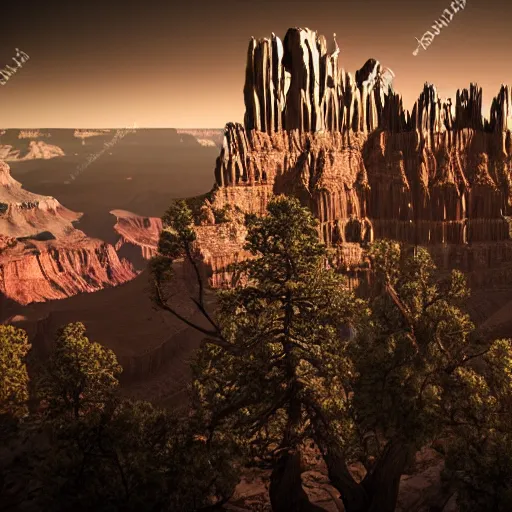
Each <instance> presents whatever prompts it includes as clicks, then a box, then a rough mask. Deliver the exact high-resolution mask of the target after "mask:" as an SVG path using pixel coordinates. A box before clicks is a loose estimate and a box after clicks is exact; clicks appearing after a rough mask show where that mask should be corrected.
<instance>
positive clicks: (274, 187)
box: [198, 28, 512, 273]
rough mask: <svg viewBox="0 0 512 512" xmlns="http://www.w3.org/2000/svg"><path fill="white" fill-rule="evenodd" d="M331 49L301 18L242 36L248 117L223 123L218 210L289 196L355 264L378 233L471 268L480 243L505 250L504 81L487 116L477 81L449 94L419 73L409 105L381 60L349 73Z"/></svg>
mask: <svg viewBox="0 0 512 512" xmlns="http://www.w3.org/2000/svg"><path fill="white" fill-rule="evenodd" d="M338 54H339V48H338V45H337V43H336V40H334V42H333V43H332V44H331V45H330V46H329V45H328V44H327V42H326V40H325V38H324V37H323V36H318V34H317V33H316V32H313V31H311V30H309V29H300V28H294V29H290V30H288V32H287V34H286V36H285V38H284V40H283V41H281V40H280V39H279V38H278V37H277V36H275V35H274V34H273V35H272V37H271V38H268V39H261V40H255V39H252V40H251V41H250V43H249V51H248V59H247V69H246V81H245V87H244V98H245V105H246V114H245V126H242V125H241V124H233V123H229V124H227V125H226V128H225V132H224V143H223V147H222V149H221V152H220V156H219V158H218V159H217V164H216V169H215V180H216V184H217V188H216V190H215V191H214V192H213V194H212V198H211V202H212V208H214V209H218V208H223V207H224V206H226V205H228V204H229V205H236V206H238V207H239V208H241V209H242V210H243V211H245V212H252V213H257V214H264V212H265V209H266V205H267V202H268V200H269V199H270V198H271V197H272V196H273V195H275V194H289V195H294V196H296V197H298V198H300V200H301V201H302V203H303V204H305V205H307V206H309V207H310V208H311V209H312V211H313V212H314V213H315V215H316V216H317V217H318V219H319V221H320V235H321V237H322V239H323V240H324V241H325V242H326V243H328V244H329V245H332V246H334V247H337V248H338V255H339V257H338V260H339V264H340V265H341V266H342V267H343V268H345V269H349V270H350V271H354V272H356V273H357V271H358V269H359V268H360V267H361V265H362V258H363V257H364V254H363V252H362V250H361V248H364V246H365V244H366V243H367V242H370V241H372V240H373V239H375V238H381V237H387V238H393V239H397V240H400V241H404V242H409V243H411V244H421V245H427V246H429V247H430V249H431V250H432V253H433V255H434V257H435V258H436V259H437V260H438V263H441V264H442V265H443V266H446V265H448V266H453V265H459V266H461V267H462V268H464V269H465V270H468V271H472V270H473V269H474V268H475V264H476V263H475V261H476V260H479V264H480V263H481V259H482V255H485V256H484V257H483V259H484V260H485V262H486V263H485V267H487V268H488V267H489V266H492V265H494V264H495V263H496V262H500V263H499V265H501V264H504V263H505V264H506V263H507V262H510V261H512V260H511V258H510V249H509V243H510V235H509V219H508V217H509V215H510V210H511V204H512V196H511V176H512V137H511V131H510V130H511V127H512V107H511V104H512V96H511V91H510V88H509V87H506V86H503V87H502V88H501V90H500V91H499V94H498V95H497V96H496V98H495V99H494V100H493V102H492V106H491V110H490V113H489V118H488V119H484V118H483V116H482V110H481V109H482V90H481V89H480V88H479V87H478V86H477V85H475V84H471V85H470V87H469V89H462V90H459V91H457V94H456V97H455V102H454V103H452V101H451V99H447V100H443V99H441V98H440V97H439V96H438V94H437V91H436V88H435V87H434V86H433V85H430V84H425V86H424V89H423V91H422V92H421V94H420V96H419V98H418V101H417V102H416V103H415V105H414V108H413V109H412V112H410V113H409V112H408V111H405V110H404V109H403V106H402V100H401V97H400V96H399V95H398V94H396V93H395V92H394V91H393V90H392V87H391V86H389V85H388V84H386V83H385V81H384V80H383V79H382V75H383V72H384V70H383V68H382V66H381V64H380V63H379V62H378V61H377V60H375V59H369V60H368V61H367V62H366V63H365V64H364V66H363V67H362V68H361V69H360V70H358V71H357V72H356V73H355V78H354V77H353V76H352V75H351V74H350V73H345V71H344V70H342V69H339V68H338ZM198 229H199V230H201V229H204V228H198ZM210 259H211V258H210ZM212 261H213V260H212ZM497 264H498V263H497Z"/></svg>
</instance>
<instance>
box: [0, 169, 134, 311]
mask: <svg viewBox="0 0 512 512" xmlns="http://www.w3.org/2000/svg"><path fill="white" fill-rule="evenodd" d="M80 217H81V214H79V213H75V212H72V211H70V210H68V209H67V208H64V207H63V206H62V205H61V204H60V203H59V202H58V201H57V200H56V199H55V198H53V197H45V196H40V195H37V194H32V193H31V192H28V191H26V190H24V189H23V188H22V187H21V184H20V183H19V182H17V181H15V180H14V179H13V178H12V177H11V175H10V169H9V166H8V165H7V164H5V163H3V162H0V293H1V294H3V295H5V296H6V297H7V298H10V299H13V300H15V301H16V302H19V303H21V304H29V303H31V302H44V301H46V300H51V299H62V298H66V297H70V296H72V295H75V294H77V293H80V292H92V291H96V290H100V289H102V288H104V287H106V286H116V285H118V284H122V283H124V282H126V281H129V280H130V279H133V278H134V277H135V275H136V273H135V271H134V270H133V268H132V266H131V265H130V264H129V263H128V262H127V261H124V260H120V259H119V257H118V255H117V253H116V251H115V249H114V247H113V246H111V245H109V244H107V243H105V242H103V241H101V240H97V239H91V238H89V237H87V236H86V235H85V234H84V233H83V232H82V231H79V230H78V229H75V228H74V226H73V224H72V222H74V221H76V220H78V219H79V218H80Z"/></svg>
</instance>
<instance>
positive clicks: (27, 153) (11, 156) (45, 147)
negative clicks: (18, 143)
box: [0, 140, 65, 162]
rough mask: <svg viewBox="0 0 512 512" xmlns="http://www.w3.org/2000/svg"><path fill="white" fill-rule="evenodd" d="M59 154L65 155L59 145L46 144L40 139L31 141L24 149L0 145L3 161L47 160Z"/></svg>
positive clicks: (0, 157)
mask: <svg viewBox="0 0 512 512" xmlns="http://www.w3.org/2000/svg"><path fill="white" fill-rule="evenodd" d="M59 156H65V153H64V151H63V150H62V149H61V148H60V147H58V146H54V145H52V144H47V143H46V142H44V141H42V140H39V141H34V140H33V141H31V142H30V143H29V145H28V148H27V149H26V150H20V149H14V148H13V146H11V145H0V160H3V161H5V162H20V161H25V160H35V159H42V160H49V159H50V158H56V157H59Z"/></svg>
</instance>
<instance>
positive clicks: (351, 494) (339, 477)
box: [324, 439, 411, 512]
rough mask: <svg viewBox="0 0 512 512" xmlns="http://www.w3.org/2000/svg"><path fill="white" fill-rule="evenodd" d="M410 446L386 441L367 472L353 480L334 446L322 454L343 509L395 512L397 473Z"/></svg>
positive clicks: (408, 452) (400, 471)
mask: <svg viewBox="0 0 512 512" xmlns="http://www.w3.org/2000/svg"><path fill="white" fill-rule="evenodd" d="M410 453H411V448H410V447H409V446H408V445H407V444H406V443H404V442H403V441H401V440H399V439H396V440H393V441H390V442H389V443H388V444H387V446H386V448H385V449H384V452H383V454H382V455H381V457H379V460H378V461H377V463H376V464H375V466H374V468H373V469H372V471H371V472H370V473H368V474H367V475H366V477H365V478H364V480H363V481H362V482H361V483H357V482H356V481H355V480H354V478H353V477H352V475H351V474H350V471H349V470H348V468H347V465H346V462H345V460H344V458H343V457H342V456H341V455H340V453H339V452H337V451H336V450H332V449H331V450H327V452H326V453H325V455H324V459H325V462H326V464H327V468H328V471H329V478H330V480H331V483H332V485H333V486H334V487H335V488H336V489H337V490H338V491H339V493H340V495H341V500H342V501H343V505H344V506H345V510H346V512H395V510H396V506H397V501H398V491H399V488H400V477H401V476H402V474H403V473H404V471H405V468H406V465H407V462H408V459H409V455H410Z"/></svg>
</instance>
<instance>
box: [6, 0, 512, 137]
mask: <svg viewBox="0 0 512 512" xmlns="http://www.w3.org/2000/svg"><path fill="white" fill-rule="evenodd" d="M9 2H10V0H2V30H1V33H0V67H1V68H3V67H4V66H5V65H6V64H10V63H11V58H12V57H13V56H14V55H15V52H14V49H15V48H16V47H18V48H20V49H21V50H23V51H24V52H25V53H27V54H28V55H29V56H30V60H29V61H28V62H27V63H25V64H24V65H23V68H22V69H19V70H18V72H17V73H16V74H15V75H14V76H12V77H11V78H10V80H8V82H7V84H6V85H4V86H1V85H0V127H3V128H7V127H27V128H28V127H34V128H35V127H99V128H101V127H121V126H130V125H132V124H133V123H134V122H136V123H137V124H138V126H140V127H184V128H185V127H189V128H190V127H219V128H220V127H223V126H224V124H225V123H226V122H228V121H242V119H243V113H244V105H243V95H242V89H243V84H244V74H245V58H246V53H247V45H248V41H249V38H250V37H251V36H255V37H257V38H259V37H268V36H270V35H271V33H272V32H275V33H276V34H277V35H278V36H280V37H281V38H284V35H285V33H286V30H287V28H289V27H293V26H302V27H309V28H311V29H314V30H317V31H318V32H319V33H321V34H324V35H325V36H326V37H328V38H331V37H332V34H333V33H334V32H335V33H336V34H337V40H338V44H339V46H340V48H341V55H340V64H341V66H342V67H344V68H345V69H346V70H347V71H350V72H352V73H353V72H354V71H355V70H356V69H358V68H360V67H361V66H362V65H363V64H364V62H365V61H366V60H367V59H368V58H370V57H373V58H376V59H377V60H379V61H380V62H381V63H382V64H383V65H385V66H388V67H390V68H391V69H392V70H393V71H394V73H395V75H396V79H395V82H394V86H395V90H397V91H398V92H400V93H401V94H402V95H403V97H404V103H405V106H406V107H407V108H410V107H411V106H412V104H413V102H414V101H415V99H416V98H417V96H418V94H419V93H420V91H421V89H422V86H423V83H424V82H425V81H429V82H432V83H434V84H436V86H437V88H438V91H439V92H440V94H441V95H442V96H452V97H453V95H454V93H455V90H456V89H457V88H459V87H467V86H468V84H469V82H471V81H476V82H478V84H479V85H480V86H482V87H483V89H484V104H485V106H487V105H488V104H489V102H490V100H491V98H492V97H493V96H494V95H495V94H496V93H497V91H498V89H499V86H500V84H501V83H507V84H512V76H511V75H512V66H511V64H510V56H511V53H512V29H511V28H510V20H511V19H512V16H511V15H512V1H511V0H507V1H504V0H467V4H466V8H465V9H464V10H461V11H460V12H459V13H457V14H456V15H455V16H454V19H453V20H452V22H451V23H450V24H449V25H448V27H445V28H443V30H442V31H441V34H440V35H438V36H437V37H436V38H435V40H434V42H433V43H432V45H431V46H430V47H429V48H428V49H427V50H426V51H423V50H420V53H419V55H418V56H416V57H414V56H413V55H412V52H413V50H414V49H415V48H416V46H417V43H416V41H415V37H418V38H421V36H422V35H423V33H424V32H425V31H426V30H428V29H429V27H430V25H431V24H432V23H433V22H434V20H435V19H437V18H439V16H440V15H441V14H442V12H443V10H444V9H445V8H448V7H449V6H450V0H428V1H418V0H354V1H347V0H334V1H329V2H326V1H309V2H300V1H283V0H271V1H258V0H255V1H248V0H227V1H224V0H223V1H215V0H209V1H202V0H201V1H200V0H180V1H179V2H176V1H174V0H165V1H164V0H144V1H139V0H125V1H124V2H115V1H113V0H90V1H88V2H87V1H86V2H82V1H81V0H68V1H67V2H65V3H64V2H62V3H61V2H56V1H53V0H48V1H45V2H41V1H37V2H35V1H34V0H30V4H27V3H26V2H20V1H18V0H16V1H15V2H13V3H12V5H11V6H9V5H7V4H8V3H9Z"/></svg>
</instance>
